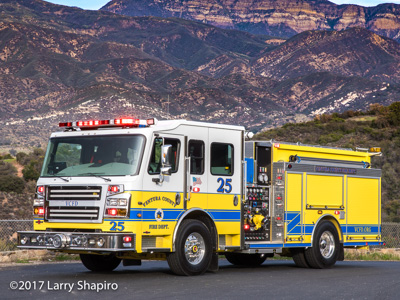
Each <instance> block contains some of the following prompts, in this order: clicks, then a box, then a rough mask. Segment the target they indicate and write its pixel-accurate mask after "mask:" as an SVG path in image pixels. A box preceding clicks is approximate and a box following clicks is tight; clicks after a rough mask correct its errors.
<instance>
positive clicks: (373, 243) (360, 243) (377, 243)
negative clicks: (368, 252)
mask: <svg viewBox="0 0 400 300" xmlns="http://www.w3.org/2000/svg"><path fill="white" fill-rule="evenodd" d="M380 245H383V242H350V243H343V246H345V247H346V246H380Z"/></svg>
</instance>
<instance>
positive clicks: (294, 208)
mask: <svg viewBox="0 0 400 300" xmlns="http://www.w3.org/2000/svg"><path fill="white" fill-rule="evenodd" d="M59 125H60V127H61V128H62V129H63V130H62V131H59V132H55V133H52V134H51V137H50V141H49V144H48V148H47V152H46V156H45V159H44V164H43V169H42V172H41V176H40V178H39V180H38V182H37V193H36V197H35V200H34V205H33V215H34V230H33V231H25V232H18V244H19V248H24V249H48V250H53V251H61V252H66V253H76V254H79V255H80V258H81V260H82V263H83V265H84V266H85V267H86V268H88V269H89V270H91V271H95V272H96V271H112V270H114V269H115V268H116V267H118V266H119V264H120V263H121V261H122V262H123V265H124V266H131V265H141V262H142V260H149V259H150V260H167V261H168V264H169V266H170V268H171V270H172V271H173V272H174V273H176V274H178V275H199V274H202V273H204V272H206V271H216V270H218V258H219V256H220V255H225V257H226V259H227V260H228V261H229V262H230V263H232V264H234V265H247V266H257V265H260V264H262V263H263V262H264V261H265V260H266V258H267V257H272V256H274V254H279V255H281V256H290V257H292V258H293V260H294V262H295V264H296V265H297V266H299V267H311V268H319V269H322V268H328V267H331V266H333V265H334V264H335V263H336V261H338V260H343V259H344V248H349V247H351V248H366V247H369V246H371V245H381V244H382V241H381V211H380V209H381V170H379V169H373V168H372V167H371V157H372V156H375V155H380V149H379V148H371V149H358V150H356V151H353V150H351V149H339V148H329V147H319V146H309V145H302V144H292V143H284V142H277V141H251V140H250V141H248V139H247V137H248V136H249V135H248V133H247V132H246V131H245V128H244V127H241V126H230V125H221V124H210V123H203V122H194V121H186V120H170V121H158V120H156V119H148V120H140V119H134V118H119V119H111V120H92V121H78V122H65V123H60V124H59Z"/></svg>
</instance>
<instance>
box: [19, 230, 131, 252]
mask: <svg viewBox="0 0 400 300" xmlns="http://www.w3.org/2000/svg"><path fill="white" fill-rule="evenodd" d="M129 237H130V241H129ZM135 237H136V235H135V234H132V233H102V232H99V233H97V232H96V233H91V232H50V231H18V248H21V249H48V250H91V251H106V252H116V251H134V250H135Z"/></svg>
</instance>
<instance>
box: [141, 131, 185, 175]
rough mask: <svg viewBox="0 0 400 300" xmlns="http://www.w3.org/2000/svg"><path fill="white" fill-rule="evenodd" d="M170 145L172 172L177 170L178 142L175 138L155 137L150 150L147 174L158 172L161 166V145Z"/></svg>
mask: <svg viewBox="0 0 400 300" xmlns="http://www.w3.org/2000/svg"><path fill="white" fill-rule="evenodd" d="M163 144H164V145H172V170H171V172H172V173H175V172H176V171H178V161H179V149H180V142H179V140H177V139H168V138H165V139H164V140H163V139H162V138H156V139H155V140H154V145H153V150H152V152H151V158H150V163H149V168H148V172H149V174H151V175H152V174H160V168H161V146H162V145H163Z"/></svg>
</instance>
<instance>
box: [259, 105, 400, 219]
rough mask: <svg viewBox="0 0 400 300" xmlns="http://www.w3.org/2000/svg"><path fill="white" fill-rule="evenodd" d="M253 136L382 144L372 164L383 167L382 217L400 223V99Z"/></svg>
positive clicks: (323, 142)
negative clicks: (389, 103) (365, 110)
mask: <svg viewBox="0 0 400 300" xmlns="http://www.w3.org/2000/svg"><path fill="white" fill-rule="evenodd" d="M253 139H256V140H271V139H273V140H277V141H285V142H300V143H303V144H314V145H324V146H332V147H344V148H352V149H355V148H357V147H360V148H369V147H381V148H382V156H380V157H373V159H372V167H373V168H381V169H382V208H383V209H382V220H383V221H389V222H400V195H399V190H400V176H399V174H400V150H399V149H400V102H395V103H393V104H391V105H390V106H387V107H385V106H382V105H379V104H373V105H371V106H370V109H369V110H368V111H367V112H365V113H363V112H359V111H346V112H344V113H341V114H338V113H334V114H329V115H320V116H317V117H316V118H315V119H314V120H313V121H310V122H305V123H298V124H286V125H284V126H282V127H280V128H276V129H272V130H268V131H265V132H261V133H259V134H257V135H255V136H254V138H253Z"/></svg>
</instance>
